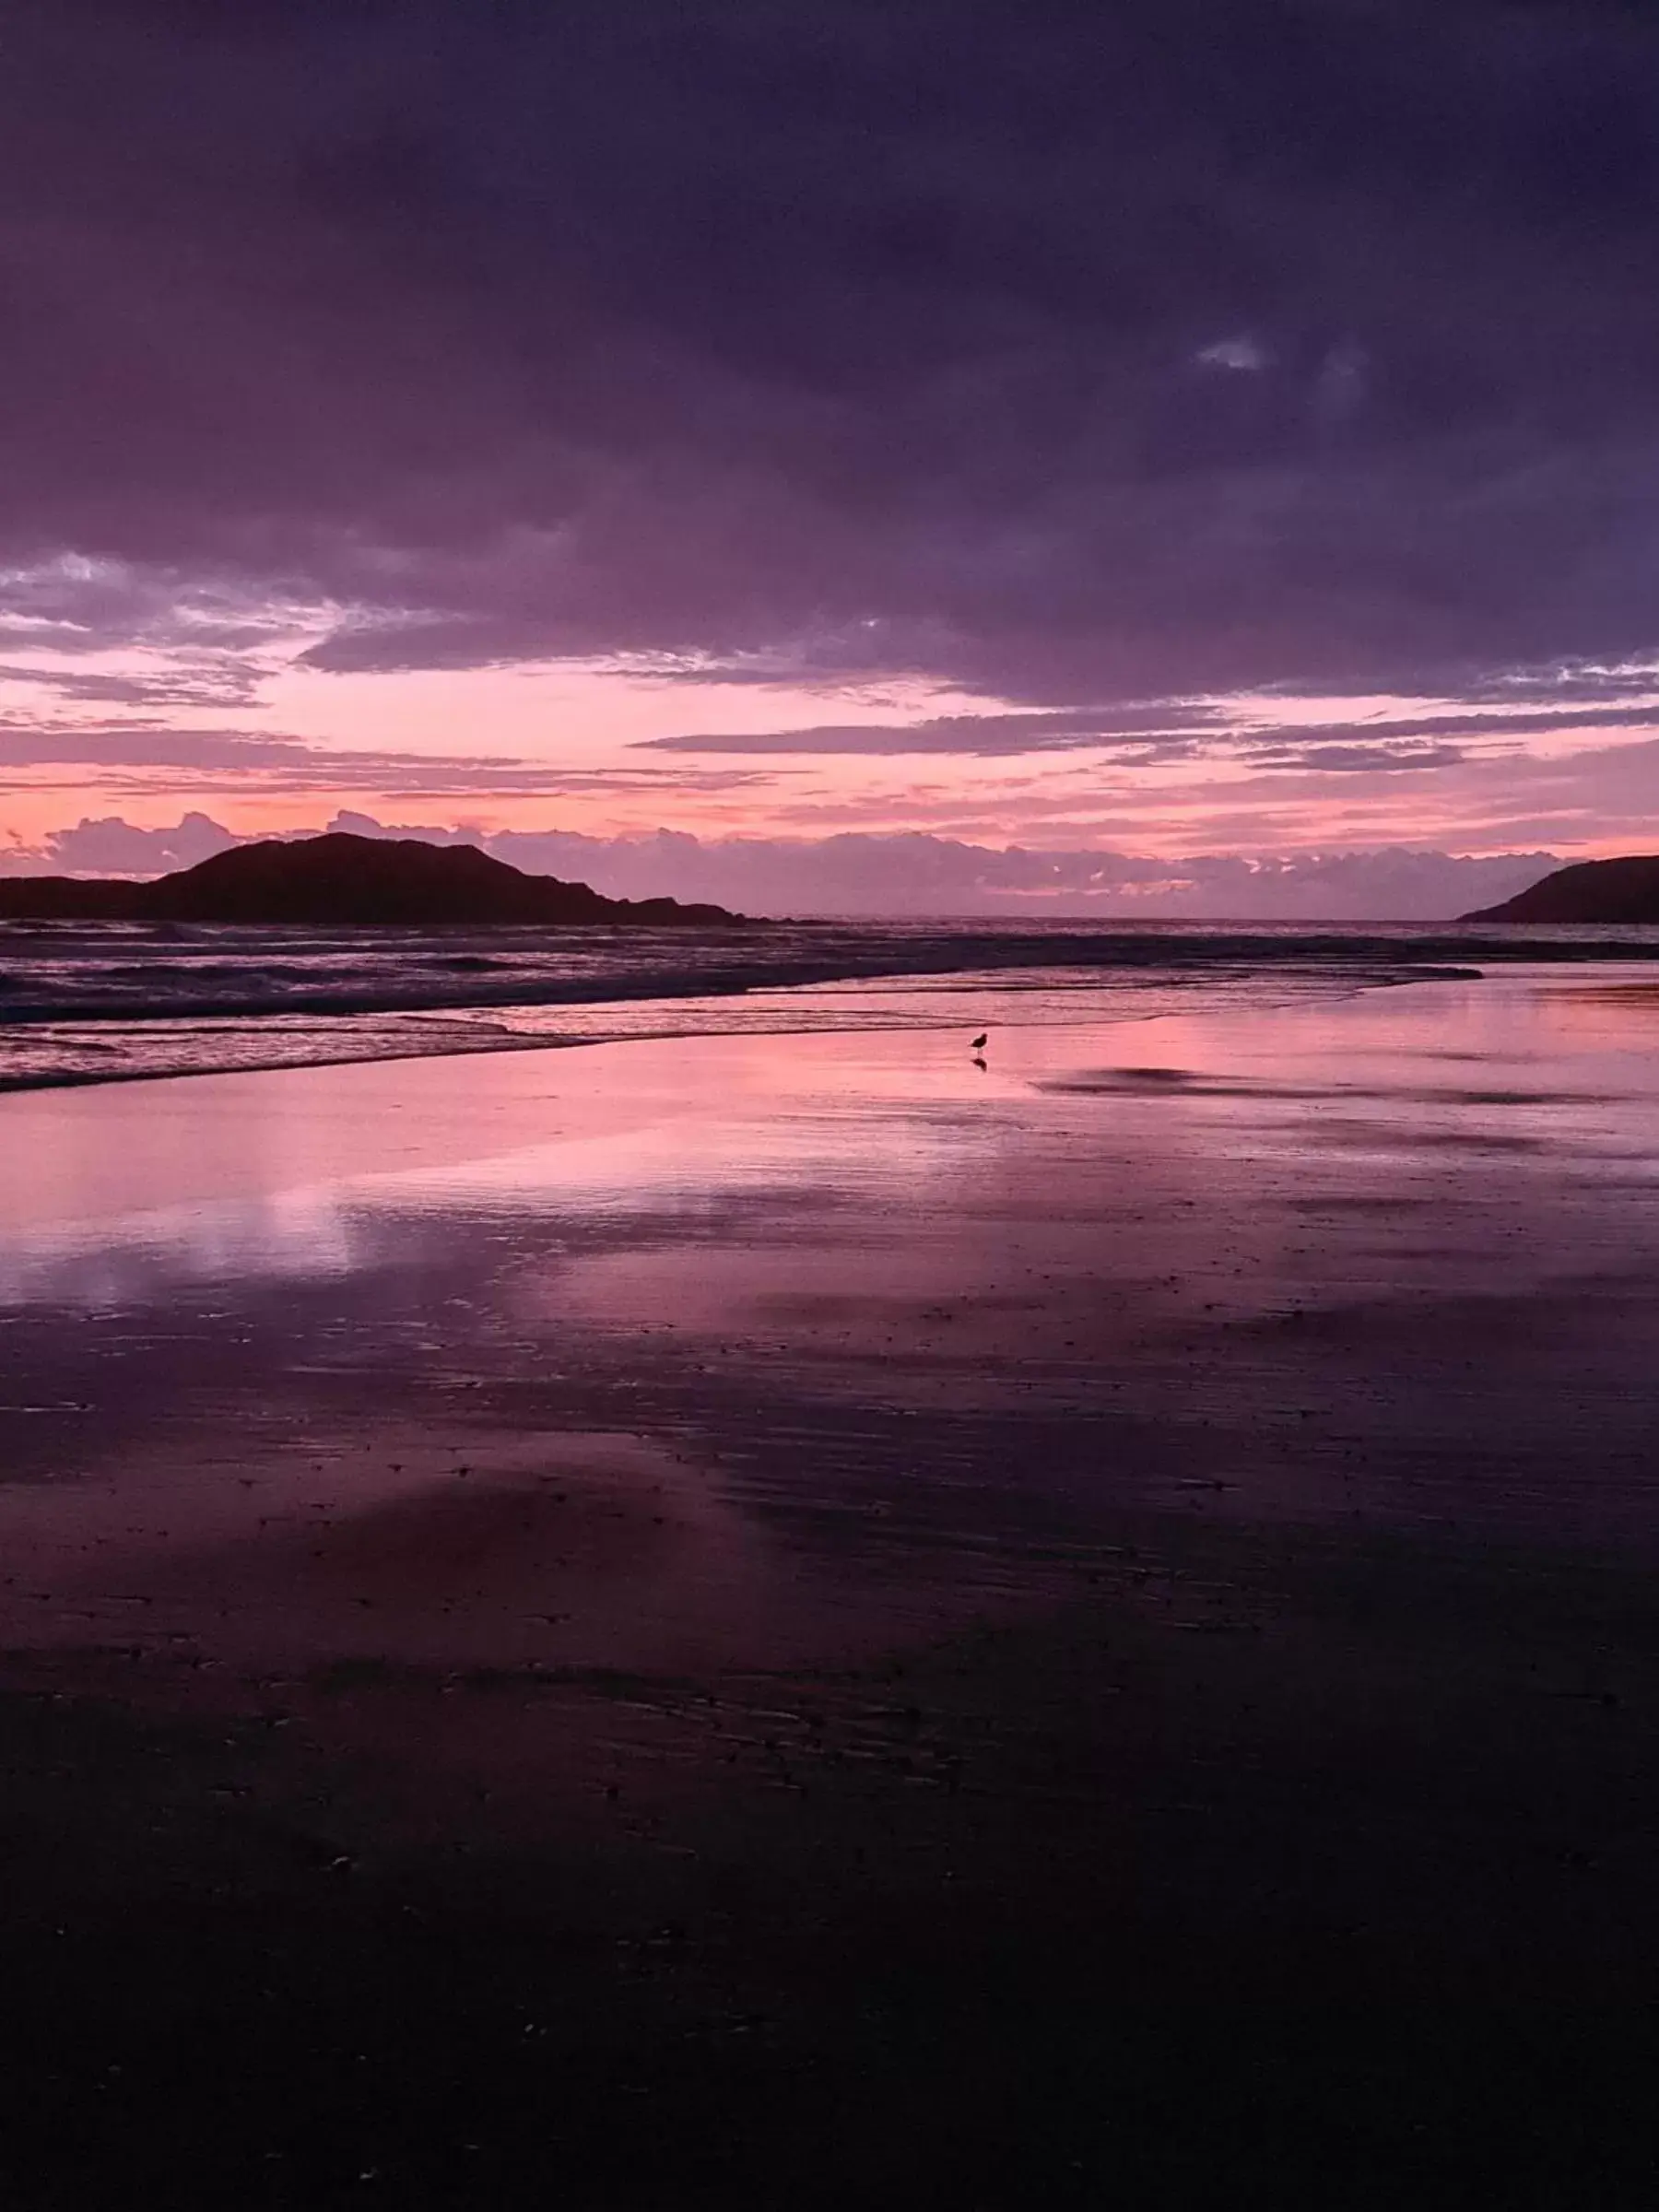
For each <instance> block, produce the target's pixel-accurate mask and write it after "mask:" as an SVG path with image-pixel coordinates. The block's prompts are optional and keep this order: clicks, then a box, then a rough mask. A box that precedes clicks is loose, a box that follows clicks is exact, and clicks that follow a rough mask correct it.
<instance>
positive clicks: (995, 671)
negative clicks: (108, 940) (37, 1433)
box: [0, 0, 1659, 914]
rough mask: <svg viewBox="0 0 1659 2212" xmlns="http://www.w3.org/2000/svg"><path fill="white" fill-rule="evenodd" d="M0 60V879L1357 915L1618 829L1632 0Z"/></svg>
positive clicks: (189, 44)
mask: <svg viewBox="0 0 1659 2212" xmlns="http://www.w3.org/2000/svg"><path fill="white" fill-rule="evenodd" d="M970 33H971V35H967V34H970ZM4 61H5V67H4V70H3V71H0V317H3V319H4V326H5V327H4V338H5V343H4V347H3V348H0V390H3V391H4V394H5V400H6V405H5V406H4V409H3V410H0V470H3V472H4V473H3V477H0V483H3V485H4V498H0V633H3V634H0V777H3V781H4V794H5V795H4V799H3V800H0V829H3V830H4V838H3V840H0V868H5V869H10V870H18V869H23V870H31V871H32V870H39V869H62V868H73V869H76V870H82V869H85V870H91V871H100V870H116V871H124V872H147V871H150V870H154V869H159V868H161V867H165V866H168V865H176V864H177V863H179V862H181V861H188V860H191V859H194V858H200V857H202V856H203V855H204V853H206V852H207V851H210V850H213V849H216V847H217V846H218V844H222V843H223V842H225V841H228V840H229V839H230V838H232V837H235V836H247V835H254V834H260V833H268V832H270V831H272V830H284V831H292V830H301V829H308V828H309V829H316V828H321V827H322V826H324V824H325V823H326V822H328V821H330V820H332V819H334V818H336V817H339V816H341V815H346V816H348V817H352V818H363V819H364V820H365V821H368V822H372V823H374V824H378V825H386V826H393V827H396V826H409V827H414V828H417V829H419V830H424V831H427V832H429V833H430V832H450V831H454V830H465V831H466V832H468V833H470V834H478V835H482V836H484V837H486V838H488V840H489V841H491V842H492V844H493V846H494V848H495V849H497V850H500V851H502V852H503V853H505V854H506V855H507V856H508V857H515V858H519V859H521V860H522V861H524V862H525V863H526V864H527V865H547V866H556V867H557V868H558V869H559V872H564V873H582V872H585V873H587V874H588V875H589V876H590V877H591V879H593V880H594V881H595V882H598V883H600V884H601V887H602V888H622V887H623V886H624V884H626V888H660V889H663V890H666V891H684V890H687V889H693V888H694V889H697V890H700V891H704V892H712V893H713V894H714V895H717V896H718V895H720V894H721V892H722V890H723V889H725V890H729V891H732V892H733V893H734V895H735V892H736V891H737V890H741V889H746V888H747V894H748V895H749V896H750V898H751V900H752V899H753V898H754V897H755V896H757V895H759V896H760V897H762V898H768V897H771V896H774V893H773V892H772V890H771V888H770V887H771V886H772V885H774V884H775V885H777V886H778V887H779V894H781V893H782V890H783V889H784V888H787V887H790V886H794V887H796V888H799V887H801V886H804V885H810V886H813V887H815V889H816V893H817V895H818V898H819V900H820V901H821V902H822V903H825V904H827V905H830V906H840V907H841V908H842V909H843V910H844V909H863V910H866V911H870V910H876V909H879V908H881V907H884V906H887V907H891V908H893V909H895V910H897V911H916V912H920V911H929V910H930V909H932V908H940V909H945V908H949V907H951V906H962V907H974V906H983V905H993V906H995V905H1006V904H1008V903H1010V902H1011V903H1013V904H1015V905H1017V906H1022V907H1023V906H1027V905H1030V903H1031V902H1034V901H1035V902H1039V903H1046V904H1047V905H1050V906H1058V907H1064V906H1068V905H1069V906H1078V905H1080V906H1082V907H1085V908H1088V907H1100V908H1101V909H1102V910H1103V911H1113V910H1115V908H1117V907H1118V906H1120V905H1124V904H1126V905H1128V906H1130V907H1133V908H1135V909H1136V910H1140V911H1160V910H1167V911H1171V912H1175V911H1183V912H1184V911H1192V912H1231V911H1241V901H1242V903H1243V905H1244V906H1250V907H1253V908H1260V909H1261V911H1284V912H1318V911H1322V906H1323V907H1324V908H1328V909H1329V911H1332V912H1376V913H1380V914H1386V913H1390V912H1406V911H1407V909H1408V908H1409V910H1410V911H1413V912H1447V913H1450V912H1457V911H1460V909H1461V908H1462V907H1464V906H1467V905H1472V904H1476V903H1479V902H1480V901H1481V900H1482V899H1483V898H1485V897H1487V896H1488V894H1489V895H1492V896H1497V895H1500V894H1501V890H1502V889H1503V888H1511V881H1512V879H1513V881H1524V880H1527V879H1529V878H1530V877H1533V876H1535V875H1537V874H1539V873H1541V872H1542V866H1543V865H1547V862H1544V861H1541V859H1540V856H1542V855H1550V854H1559V855H1562V856H1568V857H1583V856H1586V855H1590V854H1599V853H1617V852H1624V851H1641V850H1644V849H1651V848H1653V846H1655V845H1659V823H1656V822H1655V816H1656V815H1659V288H1656V287H1655V286H1654V284H1653V248H1654V246H1655V244H1656V243H1659V112H1655V110H1656V109H1659V98H1656V97H1655V92H1654V88H1655V87H1656V86H1659V66H1655V65H1656V64H1659V28H1655V27H1654V25H1653V21H1652V20H1651V19H1650V18H1648V17H1646V16H1645V15H1644V14H1643V13H1642V12H1641V11H1639V10H1636V9H1634V8H1631V7H1630V6H1623V5H1616V4H1615V0H1574V4H1573V5H1571V6H1565V5H1563V6H1553V5H1549V4H1548V0H1535V4H1533V5H1516V4H1514V0H1504V4H1502V5H1500V4H1498V0H1438V4H1437V5H1432V6H1430V5H1422V6H1418V5H1416V0H1390V4H1389V5H1386V6H1383V5H1370V4H1366V0H1227V4H1226V5H1222V4H1221V0H1122V4H1121V5H1115V6H1112V5H1103V4H1102V0H1072V4H1066V0H912V4H911V5H901V4H900V0H679V4H677V5H675V4H671V0H626V5H619V4H618V0H562V4H561V5H559V6H550V5H547V0H260V4H259V5H257V6H244V7H230V6H212V5H208V4H207V0H14V4H13V5H12V6H11V7H9V8H8V9H7V11H6V27H5V32H4ZM659 832H670V833H673V834H672V835H671V836H670V837H669V838H667V839H665V838H663V837H661V836H659V834H658V833H659ZM693 838H694V839H695V840H697V841H698V842H697V844H696V846H692V845H690V844H688V842H686V840H688V839H693ZM831 839H833V840H836V841H838V842H837V843H836V844H835V845H834V846H830V845H828V844H827V843H826V841H829V840H831ZM732 841H740V842H739V843H738V844H734V843H733V842H732ZM1008 847H1018V848H1020V849H1021V852H1022V853H1023V854H1028V855H1030V854H1047V855H1053V856H1054V858H1053V863H1052V865H1048V866H1047V867H1046V868H1045V867H1044V866H1042V865H1038V864H1036V863H1033V862H1031V861H1030V860H1028V859H1024V858H1020V859H1018V860H1016V861H1008V860H1005V859H1002V858H1001V857H999V856H1001V855H1002V854H1003V853H1004V850H1005V849H1006V848H1008ZM961 848H969V849H970V850H969V852H968V853H967V854H966V855H964V853H962V851H961ZM1448 855H1449V856H1452V857H1451V858H1441V857H1436V856H1448ZM1506 855H1513V856H1516V857H1515V858H1514V860H1513V861H1512V863H1511V862H1508V861H1506V860H1505V859H1504V857H1503V856H1506ZM1483 862H1484V863H1487V864H1490V865H1484V866H1483V865H1476V864H1477V863H1483ZM1264 863H1265V864H1266V865H1265V866H1264V865H1262V864H1264ZM1506 870H1507V873H1506ZM801 896H802V897H803V898H805V896H806V893H805V892H802V893H801Z"/></svg>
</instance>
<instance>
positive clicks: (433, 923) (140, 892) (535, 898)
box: [0, 830, 747, 929]
mask: <svg viewBox="0 0 1659 2212" xmlns="http://www.w3.org/2000/svg"><path fill="white" fill-rule="evenodd" d="M0 921H30V922H40V921H59V922H240V923H249V924H284V923H288V924H296V923H297V924H311V925H313V926H319V925H320V926H324V927H326V926H346V927H352V926H358V925H360V926H364V927H373V926H377V925H378V926H382V927H385V926H402V927H404V928H414V929H420V928H444V927H471V926H474V925H477V924H515V923H516V924H519V925H521V926H525V925H527V926H531V927H535V926H552V927H559V926H560V925H564V926H571V925H575V924H605V923H626V924H643V925H645V926H648V927H652V928H664V927H671V926H674V925H676V924H704V925H707V924H722V923H725V924H739V923H743V922H745V921H747V916H745V915H742V914H732V913H728V912H726V910H725V909H724V907H721V906H682V905H681V904H680V903H679V901H678V900H676V899H606V898H603V897H602V896H601V895H600V893H599V892H597V891H595V890H591V889H590V888H588V886H587V885H586V884H585V883H561V882H560V881H559V878H558V877H556V876H527V875H525V873H524V870H523V869H522V868H514V867H510V866H509V865H508V864H507V863H506V862H505V861H504V860H492V859H491V858H490V856H489V854H488V853H481V852H480V851H479V850H478V848H477V846H476V845H429V844H426V843H423V842H422V841H420V840H419V839H418V838H379V837H356V836H353V835H352V834H350V833H349V832H348V831H346V830H334V831H331V832H330V833H329V834H328V835H327V836H326V837H302V838H295V839H293V840H291V841H280V840H277V841H270V842H267V843H263V844H257V845H238V846H236V847H235V848H234V849H233V850H232V851H230V852H229V853H216V854H215V855H214V857H213V858H212V859H211V860H205V861H203V862H201V863H200V864H199V865H197V866H196V867H194V868H182V869H180V870H179V871H178V872H177V873H176V874H174V875H171V876H161V877H156V878H154V879H153V880H152V881H150V882H147V883H132V882H112V881H110V880H108V879H101V880H100V879H93V878H87V877H74V876H16V877H9V878H6V879H0Z"/></svg>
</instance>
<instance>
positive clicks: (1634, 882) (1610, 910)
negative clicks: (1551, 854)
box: [1463, 853, 1659, 923]
mask: <svg viewBox="0 0 1659 2212" xmlns="http://www.w3.org/2000/svg"><path fill="white" fill-rule="evenodd" d="M1463 918H1464V920H1465V922H1653V923H1659V855H1655V854H1653V853H1633V854H1631V855H1630V857H1629V858H1628V859H1625V860H1581V861H1576V862H1575V863H1574V864H1573V865H1572V866H1571V867H1570V868H1558V869H1557V870H1556V871H1555V874H1554V875H1553V876H1546V877H1545V878H1544V879H1543V881H1542V882H1541V883H1535V884H1531V885H1529V886H1528V888H1526V889H1525V890H1524V891H1517V892H1516V894H1515V896H1514V897H1513V898H1512V899H1506V900H1504V902H1503V904H1502V905H1501V906H1488V907H1483V908H1482V909H1481V911H1480V912H1478V913H1476V914H1465V916H1464V917H1463Z"/></svg>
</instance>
